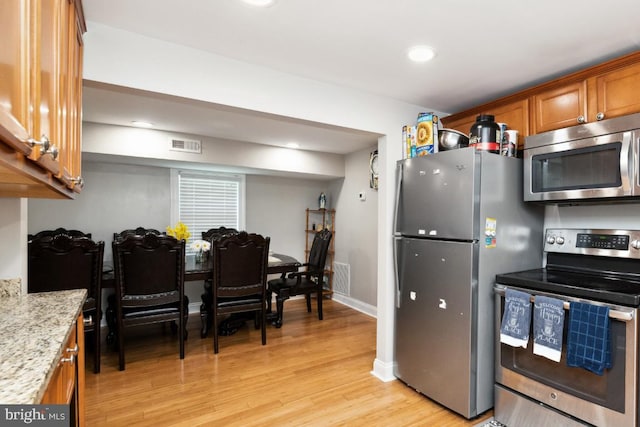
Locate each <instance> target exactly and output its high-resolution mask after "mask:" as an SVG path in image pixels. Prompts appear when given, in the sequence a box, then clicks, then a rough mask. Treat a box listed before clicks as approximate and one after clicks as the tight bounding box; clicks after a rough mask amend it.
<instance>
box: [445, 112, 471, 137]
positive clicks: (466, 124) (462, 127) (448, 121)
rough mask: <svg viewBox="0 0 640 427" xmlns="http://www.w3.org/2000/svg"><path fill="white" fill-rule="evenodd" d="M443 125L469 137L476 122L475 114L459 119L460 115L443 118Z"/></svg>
mask: <svg viewBox="0 0 640 427" xmlns="http://www.w3.org/2000/svg"><path fill="white" fill-rule="evenodd" d="M440 120H441V124H442V125H443V126H444V127H445V128H447V129H455V130H457V131H460V132H462V133H464V134H465V135H467V136H469V131H470V130H471V125H473V124H474V123H475V122H476V116H475V114H471V115H468V116H462V117H459V116H458V115H455V116H449V117H443V118H442V119H440Z"/></svg>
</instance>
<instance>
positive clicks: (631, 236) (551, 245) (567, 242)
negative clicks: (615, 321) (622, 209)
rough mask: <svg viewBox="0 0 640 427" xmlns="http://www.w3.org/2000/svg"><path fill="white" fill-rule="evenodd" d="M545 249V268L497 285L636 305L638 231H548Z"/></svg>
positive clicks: (639, 289)
mask: <svg viewBox="0 0 640 427" xmlns="http://www.w3.org/2000/svg"><path fill="white" fill-rule="evenodd" d="M544 251H545V260H546V266H547V267H546V268H541V269H535V270H527V271H520V272H515V273H507V274H500V275H498V276H496V283H498V284H501V285H505V286H517V287H521V288H525V289H532V290H539V291H545V292H549V293H555V294H562V295H566V296H570V297H578V298H584V299H589V300H594V301H601V302H606V303H610V304H618V305H624V306H629V307H640V230H594V229H548V230H547V231H546V233H545V246H544Z"/></svg>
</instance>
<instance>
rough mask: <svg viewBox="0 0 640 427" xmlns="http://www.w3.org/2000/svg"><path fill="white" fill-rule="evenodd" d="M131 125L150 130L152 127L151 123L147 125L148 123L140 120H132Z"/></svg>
mask: <svg viewBox="0 0 640 427" xmlns="http://www.w3.org/2000/svg"><path fill="white" fill-rule="evenodd" d="M131 124H132V125H134V126H137V127H139V128H152V127H153V123H149V122H144V121H141V120H134V121H132V122H131Z"/></svg>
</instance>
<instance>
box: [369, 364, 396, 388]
mask: <svg viewBox="0 0 640 427" xmlns="http://www.w3.org/2000/svg"><path fill="white" fill-rule="evenodd" d="M393 365H394V363H393V362H383V361H381V360H379V359H376V360H374V361H373V370H372V371H371V374H372V375H373V376H374V377H376V378H378V379H379V380H381V381H383V382H389V381H393V380H396V379H397V378H396V376H395V375H393Z"/></svg>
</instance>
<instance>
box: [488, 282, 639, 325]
mask: <svg viewBox="0 0 640 427" xmlns="http://www.w3.org/2000/svg"><path fill="white" fill-rule="evenodd" d="M493 292H495V293H496V294H498V295H500V296H504V294H505V288H502V287H497V286H494V287H493ZM551 296H552V297H554V298H557V296H553V295H551ZM557 299H560V300H561V301H562V307H563V308H564V309H565V310H569V301H566V300H562V299H561V298H557ZM535 301H536V298H535V297H534V296H533V295H531V302H532V303H535ZM609 317H610V318H612V319H616V320H620V321H623V322H630V321H632V320H633V311H623V310H617V309H609Z"/></svg>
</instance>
